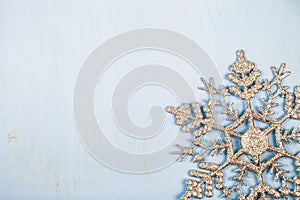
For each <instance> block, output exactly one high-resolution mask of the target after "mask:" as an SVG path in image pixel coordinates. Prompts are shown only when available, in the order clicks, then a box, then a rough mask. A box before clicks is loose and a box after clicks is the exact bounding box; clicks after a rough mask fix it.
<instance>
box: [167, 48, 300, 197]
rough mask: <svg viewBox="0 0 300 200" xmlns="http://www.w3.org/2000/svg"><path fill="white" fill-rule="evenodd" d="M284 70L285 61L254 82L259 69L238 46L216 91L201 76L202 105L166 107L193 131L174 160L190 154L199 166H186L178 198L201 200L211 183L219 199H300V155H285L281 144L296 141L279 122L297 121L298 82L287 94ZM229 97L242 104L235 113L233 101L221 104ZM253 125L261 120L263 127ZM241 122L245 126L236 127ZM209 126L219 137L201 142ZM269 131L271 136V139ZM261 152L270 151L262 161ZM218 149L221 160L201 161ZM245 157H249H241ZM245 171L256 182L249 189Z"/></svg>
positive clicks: (208, 193) (294, 133)
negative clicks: (230, 171)
mask: <svg viewBox="0 0 300 200" xmlns="http://www.w3.org/2000/svg"><path fill="white" fill-rule="evenodd" d="M284 68H285V64H282V65H281V66H280V67H279V69H277V68H276V67H272V71H273V74H274V78H273V79H272V80H270V81H269V80H267V79H266V80H265V81H260V80H258V78H259V76H260V74H261V72H260V71H259V70H258V69H257V68H256V67H255V64H254V63H252V62H250V61H248V60H246V59H245V57H244V52H243V51H242V50H239V51H238V52H237V61H236V62H235V63H234V64H233V65H231V66H230V70H231V72H230V73H229V74H228V80H229V81H231V82H232V83H233V84H232V85H230V86H229V87H224V86H223V87H221V88H220V89H217V88H216V87H215V86H214V85H213V82H212V80H211V81H209V82H207V81H205V80H204V79H202V82H203V84H204V85H205V86H204V87H200V89H201V90H205V91H207V92H208V94H209V99H208V100H205V105H203V106H202V105H200V104H199V103H198V102H194V103H191V104H187V103H185V104H182V105H181V106H180V107H178V108H175V107H173V106H168V107H167V112H169V113H172V114H174V115H175V118H176V124H177V125H179V126H181V127H182V130H183V131H184V132H190V133H192V135H193V139H192V140H191V145H190V146H189V147H182V146H180V145H177V146H178V147H179V148H181V149H182V151H180V152H177V153H179V154H181V157H180V158H179V161H182V160H183V159H184V158H185V157H186V156H192V158H193V162H196V163H198V167H199V169H198V170H190V172H189V175H190V176H191V177H193V179H188V180H187V181H186V184H187V187H186V192H185V193H184V194H183V195H182V197H181V199H182V200H187V199H189V198H197V199H201V198H203V196H204V195H205V196H206V197H212V196H213V185H214V187H215V188H216V189H218V190H221V191H222V195H221V197H224V198H227V199H249V200H251V199H264V200H265V199H279V198H285V199H290V198H292V199H300V191H299V189H300V188H299V186H300V176H299V175H300V153H291V152H289V151H288V150H287V148H286V147H287V145H290V144H292V143H294V142H298V143H299V140H298V137H300V133H299V132H298V129H297V128H291V129H287V128H285V126H284V123H285V122H286V121H289V120H291V119H295V120H300V112H299V111H300V86H295V88H294V91H293V92H289V91H288V86H283V85H282V80H283V79H284V78H286V77H287V76H288V75H289V74H290V72H289V71H285V70H284ZM260 91H262V92H265V96H266V98H261V100H262V102H263V103H262V105H261V106H259V107H258V108H257V109H255V107H257V106H256V104H257V103H255V102H254V100H255V98H256V97H260V96H259V95H258V93H259V92H260ZM232 96H235V97H237V98H239V99H240V100H241V102H243V104H242V105H243V106H244V108H243V109H240V111H239V110H238V109H236V108H235V107H236V105H235V104H234V103H231V104H229V103H227V101H228V99H229V98H230V97H232ZM278 99H279V100H280V99H281V100H282V101H281V103H278ZM217 107H220V108H222V109H223V111H222V113H223V114H225V115H227V117H228V118H226V120H227V121H228V123H226V125H220V124H218V123H217V122H216V120H215V118H214V110H215V109H216V108H217ZM276 107H277V109H276ZM280 107H282V109H281V110H282V113H281V115H278V114H275V112H274V110H272V109H274V108H275V111H276V112H278V109H279V108H280ZM259 123H260V124H264V126H263V128H262V127H261V125H258V124H259ZM241 126H245V127H246V129H244V130H243V131H242V132H241V131H237V129H238V128H239V127H241ZM213 130H218V131H219V132H221V135H222V137H221V138H220V139H218V140H217V141H215V142H213V143H211V144H210V145H207V144H205V142H203V141H204V140H203V139H202V138H203V137H204V136H205V135H207V134H211V132H213ZM270 135H272V136H273V137H274V138H275V139H274V140H275V141H274V142H273V143H272V142H271V141H270ZM234 138H235V139H238V141H239V143H240V146H239V148H238V149H236V146H235V145H234V144H235V143H234V141H233V140H234ZM274 144H275V145H274ZM267 151H268V152H272V154H271V156H269V157H268V158H267V159H266V160H263V159H262V158H261V157H262V155H263V154H264V153H265V152H267ZM175 153H176V152H175ZM222 153H225V154H224V155H225V156H226V159H224V161H223V162H222V163H217V162H213V161H207V159H208V158H209V157H211V156H214V155H215V154H222ZM245 155H246V156H247V157H248V158H250V159H248V160H247V159H242V158H243V156H245ZM283 158H289V159H292V165H294V168H295V175H293V176H292V177H291V176H289V173H290V172H289V171H288V170H286V167H287V165H288V164H284V163H285V162H282V159H283ZM232 165H233V166H235V167H236V169H235V170H234V173H235V175H234V176H233V177H232V179H231V181H234V184H233V185H231V186H223V181H224V182H225V181H226V180H223V179H224V177H223V176H224V174H223V173H224V171H225V170H226V168H228V167H229V166H232ZM289 165H290V164H289ZM249 173H251V174H254V175H255V177H256V183H255V185H253V186H251V187H250V186H247V182H246V179H247V178H246V177H248V176H249ZM264 173H268V174H273V176H274V177H275V181H276V182H278V183H279V184H280V186H279V187H277V188H276V187H273V186H272V184H268V183H267V181H266V180H265V179H266V178H265V176H264ZM243 187H249V190H248V193H247V192H243V190H242V188H243Z"/></svg>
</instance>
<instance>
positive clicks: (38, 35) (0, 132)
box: [0, 0, 300, 200]
mask: <svg viewBox="0 0 300 200" xmlns="http://www.w3.org/2000/svg"><path fill="white" fill-rule="evenodd" d="M299 10H300V2H299V1H296V0H295V1H256V2H253V1H198V0H194V1H189V0H184V1H183V0H182V1H174V0H170V1H160V0H152V1H137V0H132V1H129V0H126V1H115V0H110V1H96V0H95V1H83V0H81V1H67V0H65V1H60V0H57V1H50V0H49V1H48V0H45V1H17V0H13V1H9V0H6V1H5V0H0V199H3V200H8V199H11V200H14V199H15V200H19V199H20V200H21V199H63V200H67V199H107V200H108V199H144V200H153V199H167V200H171V199H176V198H178V195H179V194H180V193H181V192H182V190H183V184H182V180H183V179H184V178H185V177H187V169H188V168H189V164H188V163H187V162H186V163H184V164H174V165H172V166H170V167H168V168H165V169H163V170H160V171H158V172H155V173H151V174H142V175H132V174H126V173H121V172H117V171H115V170H112V169H109V168H107V167H105V166H103V165H102V164H100V163H99V162H97V161H96V160H95V159H93V158H92V156H91V155H90V154H89V153H88V152H87V151H86V150H85V148H84V147H83V145H82V144H81V142H80V140H79V137H78V134H77V133H76V129H75V124H74V120H73V111H72V95H73V88H74V84H75V80H76V76H77V74H78V72H79V70H80V66H81V64H82V63H83V62H84V60H85V59H86V57H87V56H88V55H89V54H90V52H91V51H92V50H93V49H95V48H96V47H97V46H98V45H100V44H101V43H102V42H104V41H105V40H107V39H109V38H110V37H112V36H113V35H116V34H119V33H122V32H125V31H129V30H132V29H137V28H145V27H156V28H165V29H170V30H174V31H177V32H180V33H182V34H184V35H186V36H187V37H189V38H191V39H193V40H195V41H196V42H197V43H198V44H199V45H201V47H202V48H203V49H204V50H205V51H206V52H207V53H208V55H209V56H210V57H211V59H212V60H213V62H214V63H215V65H216V66H217V68H218V70H219V73H220V74H222V75H223V74H225V73H227V69H228V68H227V66H228V65H229V64H231V63H232V62H233V61H234V59H235V52H236V50H237V49H240V48H243V49H245V50H246V52H247V56H248V57H249V59H251V60H253V61H255V62H256V63H257V65H258V66H259V67H260V69H261V70H262V71H263V75H264V77H270V75H271V71H270V68H269V67H270V66H271V65H277V66H278V65H279V64H280V63H281V62H283V61H284V62H286V63H287V66H288V68H289V69H290V70H291V71H292V72H293V74H292V75H291V76H290V78H289V79H288V80H287V81H286V83H288V84H291V85H295V84H300V79H299V74H300V48H299V47H300V26H299V25H300V12H299ZM178 70H179V71H180V70H182V69H180V68H178ZM186 78H187V79H190V80H191V84H192V85H193V86H195V89H196V86H197V85H198V82H197V81H198V78H199V77H198V75H193V73H192V71H191V73H189V75H188V76H187V77H186ZM109 89H110V88H108V90H109ZM149 92H151V91H149ZM152 92H153V91H152ZM141 94H143V95H149V94H148V93H147V91H144V93H141ZM143 95H140V96H141V97H140V99H137V101H140V100H142V99H143ZM137 98H138V97H137ZM170 99H171V100H170V101H171V103H172V104H174V103H175V104H176V103H178V102H176V101H175V100H174V99H172V98H171V97H170ZM200 99H201V98H200ZM165 102H166V101H164V103H165ZM131 107H132V109H134V106H133V105H131ZM138 108H139V107H138ZM141 109H142V107H141ZM141 109H140V110H141ZM147 113H148V112H146V113H144V112H141V113H139V114H137V115H141V116H143V117H136V121H137V123H139V124H142V125H143V124H147V123H148V122H147V119H148V118H147V116H148V115H147ZM133 118H134V116H133ZM139 120H140V121H139ZM167 124H168V126H167V128H165V130H164V131H166V133H167V134H166V137H165V138H162V142H161V143H157V144H153V143H152V144H148V146H149V149H150V150H151V151H152V150H155V149H159V148H161V145H166V144H168V142H169V140H170V138H172V137H173V136H172V132H174V131H176V130H177V128H176V127H175V128H171V127H173V126H174V125H173V118H172V117H171V116H167ZM168 127H170V129H168ZM175 133H176V132H175ZM9 134H11V135H15V136H16V137H17V138H15V139H14V138H11V141H9V138H8V136H9ZM115 140H116V141H115V142H116V143H118V142H120V141H118V138H115ZM123 144H124V143H123ZM124 148H126V142H125V145H124ZM128 148H130V147H128ZM131 150H132V151H138V150H139V148H137V149H131ZM144 150H145V149H144ZM146 150H147V149H146ZM115 159H117V158H115Z"/></svg>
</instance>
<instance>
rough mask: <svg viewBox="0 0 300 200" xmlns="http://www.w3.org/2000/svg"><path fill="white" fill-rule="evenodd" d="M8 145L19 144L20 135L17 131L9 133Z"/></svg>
mask: <svg viewBox="0 0 300 200" xmlns="http://www.w3.org/2000/svg"><path fill="white" fill-rule="evenodd" d="M7 140H8V143H16V142H18V135H17V133H16V132H15V131H11V132H9V133H8V138H7Z"/></svg>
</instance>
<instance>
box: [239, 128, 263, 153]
mask: <svg viewBox="0 0 300 200" xmlns="http://www.w3.org/2000/svg"><path fill="white" fill-rule="evenodd" d="M241 143H242V147H243V149H244V150H245V152H246V153H249V154H250V155H252V156H255V155H261V154H262V153H264V152H265V151H266V150H267V148H268V146H269V139H268V136H267V135H266V134H263V133H262V131H261V130H260V129H258V128H254V129H250V130H248V131H247V132H245V133H244V135H243V136H242V140H241Z"/></svg>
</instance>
